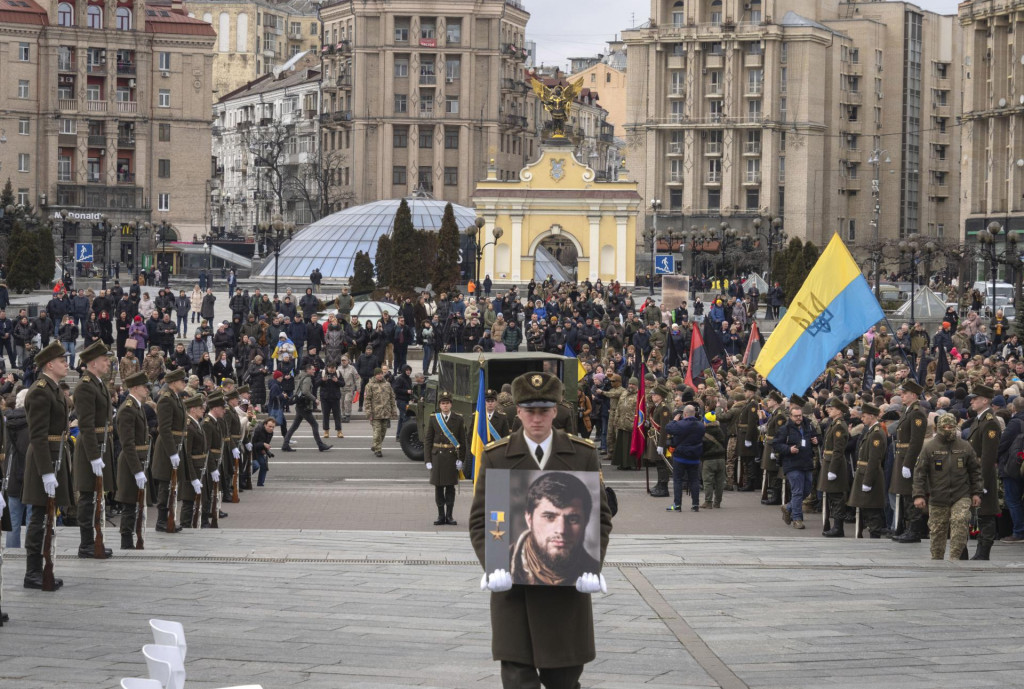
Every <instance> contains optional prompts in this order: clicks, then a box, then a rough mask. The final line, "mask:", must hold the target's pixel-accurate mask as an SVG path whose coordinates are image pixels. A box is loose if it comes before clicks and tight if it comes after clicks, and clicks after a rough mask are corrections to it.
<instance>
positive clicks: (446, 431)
mask: <svg viewBox="0 0 1024 689" xmlns="http://www.w3.org/2000/svg"><path fill="white" fill-rule="evenodd" d="M434 418H435V419H437V425H438V426H440V427H441V432H442V433H444V435H445V437H446V438H448V440H449V441H451V447H458V446H459V441H458V440H456V439H455V434H454V433H452V432H451V431H450V430H449V429H448V424H446V423H445V422H444V418H443V417H442V416H441V413H440V412H438V413H437V414H434ZM488 421H489V420H488Z"/></svg>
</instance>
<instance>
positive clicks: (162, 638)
mask: <svg viewBox="0 0 1024 689" xmlns="http://www.w3.org/2000/svg"><path fill="white" fill-rule="evenodd" d="M149 626H150V629H152V630H153V643H155V644H158V645H160V646H177V647H178V648H179V649H180V650H181V662H182V664H184V663H185V658H186V657H187V655H188V644H186V643H185V628H184V627H182V626H181V622H172V621H171V620H150V621H149Z"/></svg>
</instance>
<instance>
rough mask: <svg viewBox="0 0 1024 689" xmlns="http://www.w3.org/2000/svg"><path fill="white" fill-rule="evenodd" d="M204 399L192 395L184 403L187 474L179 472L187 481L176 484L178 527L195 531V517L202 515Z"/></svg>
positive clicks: (204, 467)
mask: <svg viewBox="0 0 1024 689" xmlns="http://www.w3.org/2000/svg"><path fill="white" fill-rule="evenodd" d="M205 403H206V398H205V397H203V396H202V395H192V396H191V397H189V398H188V399H187V400H185V411H186V413H187V414H188V424H187V425H186V429H187V430H186V432H185V457H186V459H187V461H186V462H185V464H186V465H187V466H188V471H187V472H182V475H183V476H184V475H185V474H186V473H187V475H188V477H187V479H184V480H182V481H181V482H180V483H179V488H180V489H181V499H182V504H181V525H182V526H183V527H185V528H186V529H198V528H199V517H200V514H201V513H202V511H203V505H202V497H203V479H204V478H205V476H206V455H207V452H208V451H209V449H210V448H209V446H207V444H206V433H205V432H204V431H203V425H202V420H203V414H204V413H205V407H204V406H203V405H204V404H205Z"/></svg>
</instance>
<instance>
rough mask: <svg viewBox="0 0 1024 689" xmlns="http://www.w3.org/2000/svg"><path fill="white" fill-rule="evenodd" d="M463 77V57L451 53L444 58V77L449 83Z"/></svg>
mask: <svg viewBox="0 0 1024 689" xmlns="http://www.w3.org/2000/svg"><path fill="white" fill-rule="evenodd" d="M461 77H462V58H460V57H457V56H452V55H449V56H448V57H446V58H445V60H444V79H445V81H447V82H448V83H449V84H450V83H452V82H453V81H456V80H458V79H460V78H461Z"/></svg>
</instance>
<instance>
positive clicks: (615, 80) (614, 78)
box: [569, 41, 627, 137]
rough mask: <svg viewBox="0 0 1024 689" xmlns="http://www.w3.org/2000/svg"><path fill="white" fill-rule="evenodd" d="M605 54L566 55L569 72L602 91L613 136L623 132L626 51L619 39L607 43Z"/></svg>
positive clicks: (602, 100) (621, 134) (587, 85)
mask: <svg viewBox="0 0 1024 689" xmlns="http://www.w3.org/2000/svg"><path fill="white" fill-rule="evenodd" d="M608 48H609V51H608V54H607V55H596V56H594V57H590V58H584V57H577V58H569V63H570V64H571V65H572V66H571V68H570V72H569V76H570V77H571V79H572V80H576V79H583V85H584V86H586V87H587V88H589V89H593V90H595V91H597V92H598V93H600V94H601V107H602V108H604V109H605V110H607V111H608V122H609V123H610V124H612V125H613V126H614V127H615V132H614V133H615V136H618V137H624V136H625V135H626V127H625V125H626V97H627V93H626V91H627V89H626V51H625V50H624V49H623V44H622V42H621V41H612V42H610V43H609V44H608Z"/></svg>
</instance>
